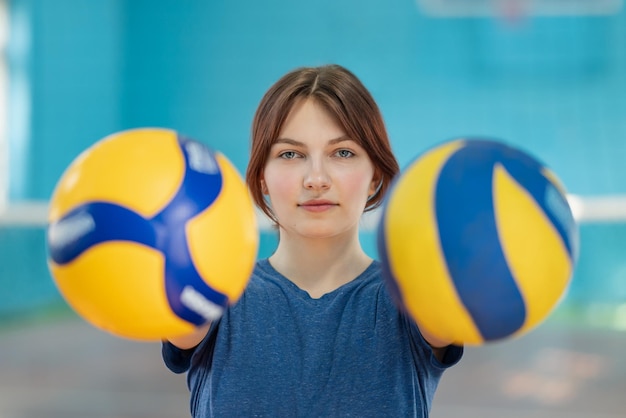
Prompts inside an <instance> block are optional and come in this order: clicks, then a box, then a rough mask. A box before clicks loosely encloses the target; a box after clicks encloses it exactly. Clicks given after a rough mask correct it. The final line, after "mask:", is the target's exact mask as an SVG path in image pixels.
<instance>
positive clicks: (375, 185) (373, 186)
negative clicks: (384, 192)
mask: <svg viewBox="0 0 626 418" xmlns="http://www.w3.org/2000/svg"><path fill="white" fill-rule="evenodd" d="M381 181H382V180H381V176H380V175H379V173H374V177H372V182H371V183H370V188H369V190H368V192H367V198H368V199H371V198H372V196H374V195H375V194H376V192H377V191H378V189H380V186H381V184H380V183H381Z"/></svg>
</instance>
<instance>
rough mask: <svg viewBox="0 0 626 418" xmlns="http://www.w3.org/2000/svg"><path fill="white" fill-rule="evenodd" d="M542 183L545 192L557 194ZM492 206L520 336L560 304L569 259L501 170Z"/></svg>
mask: <svg viewBox="0 0 626 418" xmlns="http://www.w3.org/2000/svg"><path fill="white" fill-rule="evenodd" d="M546 181H547V185H546V186H547V193H550V191H551V190H553V192H555V193H556V188H555V186H553V185H552V183H551V182H550V181H549V180H548V179H546ZM553 187H554V189H552V188H553ZM494 206H495V212H496V219H497V224H498V232H499V234H500V242H501V245H502V249H503V251H504V254H505V258H506V260H507V263H508V266H509V268H510V269H511V272H512V276H513V277H514V279H515V281H516V283H517V285H518V287H519V289H520V292H521V294H522V296H523V298H524V301H525V308H526V320H525V322H524V325H523V327H522V328H520V330H519V331H518V332H517V334H522V333H525V332H527V331H528V330H530V329H531V328H532V327H534V326H535V325H537V324H538V323H540V322H541V321H542V320H543V319H544V318H545V317H546V316H547V315H548V313H549V312H550V311H552V309H553V308H554V307H555V304H556V301H558V300H560V299H561V297H562V295H563V294H564V290H565V289H566V288H567V287H568V285H569V280H570V277H571V275H572V269H573V265H572V260H571V258H570V254H569V252H568V250H567V247H566V246H565V245H564V242H563V240H562V238H561V236H560V235H559V233H558V231H557V230H556V228H555V226H554V224H553V223H552V222H551V220H550V219H549V218H548V217H547V216H546V213H545V212H544V210H543V209H542V208H541V207H540V206H539V205H538V204H537V201H536V200H535V199H534V198H533V197H532V196H531V195H530V194H529V193H528V191H527V190H526V189H525V188H523V187H522V186H521V185H520V184H519V183H518V182H517V181H516V180H515V179H514V178H513V177H512V176H511V175H510V174H509V173H508V172H507V171H506V170H505V169H504V168H503V167H502V166H496V167H495V171H494Z"/></svg>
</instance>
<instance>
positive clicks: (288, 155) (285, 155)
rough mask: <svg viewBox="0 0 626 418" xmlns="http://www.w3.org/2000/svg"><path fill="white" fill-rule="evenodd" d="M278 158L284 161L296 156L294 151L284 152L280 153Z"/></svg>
mask: <svg viewBox="0 0 626 418" xmlns="http://www.w3.org/2000/svg"><path fill="white" fill-rule="evenodd" d="M278 156H279V157H280V158H284V159H285V160H293V159H294V158H296V157H298V154H296V152H295V151H284V152H281V153H280V154H279V155H278Z"/></svg>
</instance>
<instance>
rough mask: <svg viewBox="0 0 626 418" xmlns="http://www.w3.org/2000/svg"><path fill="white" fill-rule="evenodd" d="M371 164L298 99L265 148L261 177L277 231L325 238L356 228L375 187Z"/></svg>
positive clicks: (327, 119) (313, 106) (320, 112)
mask: <svg viewBox="0 0 626 418" xmlns="http://www.w3.org/2000/svg"><path fill="white" fill-rule="evenodd" d="M374 172H375V170H374V166H373V164H372V162H371V160H370V158H369V156H368V155H367V153H366V152H365V150H364V149H363V148H362V147H361V146H359V145H358V144H357V143H356V142H355V141H353V140H352V139H350V138H348V137H347V136H346V133H345V132H344V130H343V129H342V128H341V126H339V125H338V124H337V122H336V121H335V120H334V119H333V118H332V117H331V116H330V115H329V114H328V113H327V112H326V111H325V110H324V109H323V108H322V107H321V106H319V105H318V104H317V103H316V102H315V101H313V100H311V99H307V100H303V101H300V102H297V103H296V104H295V105H294V107H293V109H292V110H291V112H290V114H289V116H288V117H287V119H286V121H285V123H284V125H283V128H282V130H281V132H280V135H279V137H278V139H277V140H276V142H275V143H274V145H273V146H272V148H271V150H270V154H269V156H268V160H267V162H266V164H265V168H264V174H263V179H262V181H261V184H262V188H263V192H264V193H265V194H267V195H269V199H270V204H271V207H272V209H273V212H274V214H275V216H276V218H277V219H278V222H279V223H280V226H281V230H282V231H281V233H286V234H290V235H291V234H295V235H298V236H303V237H309V238H324V237H332V236H337V235H340V234H344V233H356V231H357V230H358V223H359V219H360V217H361V215H362V213H363V210H364V208H365V205H366V202H367V198H368V197H369V196H370V195H371V194H373V193H374V192H375V190H376V185H377V182H376V181H375V179H374Z"/></svg>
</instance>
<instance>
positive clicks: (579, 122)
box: [0, 0, 626, 418]
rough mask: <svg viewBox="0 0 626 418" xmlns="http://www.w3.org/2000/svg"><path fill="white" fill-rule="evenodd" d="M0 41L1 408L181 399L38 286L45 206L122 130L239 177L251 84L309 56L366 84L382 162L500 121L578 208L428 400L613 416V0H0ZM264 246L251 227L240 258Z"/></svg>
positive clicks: (622, 152) (617, 347) (622, 317)
mask: <svg viewBox="0 0 626 418" xmlns="http://www.w3.org/2000/svg"><path fill="white" fill-rule="evenodd" d="M0 52H1V54H0V418H35V417H64V418H68V417H96V418H100V417H102V418H113V417H117V418H135V417H151V418H160V417H185V416H188V412H187V411H188V393H187V389H186V384H185V380H184V376H177V375H173V374H171V373H169V372H168V371H166V370H165V366H164V365H163V364H162V362H161V358H160V347H159V345H158V344H156V343H155V344H152V343H143V342H142V343H140V342H135V341H127V340H123V339H120V338H117V337H114V336H111V335H108V334H106V333H104V332H102V331H99V330H96V329H94V328H92V327H91V326H89V325H88V324H86V323H85V322H84V321H83V320H81V319H80V318H77V317H76V315H75V314H73V312H72V311H71V310H70V309H69V308H68V307H67V305H66V304H65V302H64V301H63V299H62V298H61V296H60V295H59V293H58V291H57V290H56V288H55V286H54V283H53V281H52V279H51V277H50V274H49V272H48V269H47V266H46V247H45V225H46V211H47V201H48V199H49V198H50V196H51V193H52V191H53V189H54V186H55V184H56V182H57V180H58V179H59V177H60V176H61V174H62V173H63V171H64V170H65V168H66V167H67V166H68V165H69V164H70V163H71V161H72V160H73V159H74V158H76V156H77V155H78V154H79V153H80V152H81V151H83V150H84V149H86V148H87V147H89V146H90V145H92V144H93V143H94V142H96V141H98V140H99V139H101V138H103V137H104V136H106V135H109V134H111V133H113V132H116V131H119V130H123V129H129V128H136V127H144V126H157V127H167V128H172V129H175V130H177V131H179V132H181V133H183V134H185V135H186V136H189V137H192V138H195V139H197V140H199V141H202V142H205V143H207V144H209V145H210V146H211V147H213V148H215V149H218V150H220V151H222V152H223V153H225V154H226V155H227V156H228V157H229V158H230V159H231V161H233V163H234V164H235V165H236V166H237V167H238V169H239V170H240V171H241V172H243V171H244V170H245V167H246V163H247V158H248V145H249V137H250V135H249V134H250V123H251V119H252V116H253V113H254V111H255V108H256V105H257V104H258V101H259V100H260V98H261V96H262V95H263V93H264V92H265V90H266V89H267V88H268V87H269V86H270V85H271V84H272V83H273V82H274V81H275V80H276V79H278V77H280V76H281V75H283V74H284V73H285V72H287V71H289V70H291V69H293V68H295V67H299V66H305V65H306V66H308V65H320V64H326V63H338V64H342V65H344V66H346V67H348V68H349V69H351V70H352V71H353V72H354V73H355V74H356V75H357V76H358V77H360V78H361V80H362V81H363V82H364V84H365V85H366V86H367V87H368V88H369V89H370V90H371V92H372V94H373V95H374V97H375V99H376V100H377V101H378V104H379V105H380V107H381V110H382V112H383V115H384V117H385V120H386V122H387V127H388V130H389V133H390V136H391V139H392V144H393V148H394V151H395V152H396V154H397V156H398V158H399V161H400V164H401V166H403V167H404V166H406V165H407V164H408V163H409V162H410V161H411V160H412V159H413V158H415V157H416V156H417V155H419V154H420V153H421V152H423V151H424V150H426V149H428V148H430V147H432V146H433V145H436V144H438V143H440V142H442V141H444V140H448V139H452V138H457V137H462V136H486V137H494V138H500V139H502V140H504V141H506V142H508V143H510V144H513V145H516V146H518V147H521V148H522V149H525V150H527V151H528V152H530V153H532V154H533V155H535V156H536V157H538V158H539V159H540V160H542V161H544V162H545V163H546V164H547V165H548V166H549V167H550V168H552V170H553V171H554V172H555V173H556V174H557V175H558V176H559V177H560V179H561V180H562V181H563V183H564V184H565V186H566V188H567V190H568V192H569V193H570V195H569V197H570V202H571V204H572V208H573V210H574V213H575V215H576V217H577V219H578V220H579V222H580V232H581V252H580V258H579V262H578V266H577V269H576V271H575V274H574V277H573V280H572V284H571V286H570V289H569V292H568V293H567V295H566V297H565V298H564V300H563V301H562V302H561V304H560V305H559V306H558V307H557V309H556V310H555V311H554V313H553V314H552V315H551V317H550V318H549V320H548V321H546V322H545V323H544V324H542V325H541V326H540V327H538V328H537V329H536V330H534V331H532V332H531V333H530V334H528V335H526V336H524V337H521V338H519V339H516V340H511V341H504V342H500V343H496V344H492V345H489V346H485V347H476V348H473V347H470V348H468V350H467V354H466V357H465V359H464V360H463V362H462V363H461V364H459V365H458V366H457V367H455V368H453V369H451V370H450V371H449V372H447V374H446V375H445V376H444V379H443V380H442V383H441V386H440V391H439V392H438V394H437V396H436V399H435V404H434V407H433V414H432V416H433V417H439V418H442V417H455V416H461V415H463V416H466V417H514V418H515V417H557V418H558V417H566V416H567V417H590V416H593V417H599V418H602V417H607V418H608V417H624V416H626V410H625V409H626V400H624V397H623V394H624V393H626V374H625V372H626V362H625V361H624V360H623V355H622V354H621V353H623V351H624V348H626V334H625V331H626V257H625V254H626V250H625V249H626V204H625V202H626V164H624V161H626V11H625V10H624V7H623V3H622V0H385V1H380V0H379V1H375V0H362V1H353V0H344V1H336V0H319V1H317V2H294V1H290V0H269V1H265V2H257V1H251V0H234V1H217V0H216V1H206V0H185V1H173V0H150V1H148V0H91V1H82V0H55V1H47V0H0ZM368 225H369V224H367V223H364V227H363V232H362V238H363V243H364V245H365V248H366V250H367V251H368V252H369V253H370V254H371V255H372V256H374V257H376V248H375V237H374V232H373V231H372V228H371V227H370V226H371V225H369V226H368ZM275 242H276V237H275V236H274V234H273V233H272V232H271V231H265V230H263V231H261V248H260V251H259V257H265V256H268V255H269V254H270V253H271V250H272V248H273V246H274V244H275Z"/></svg>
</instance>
